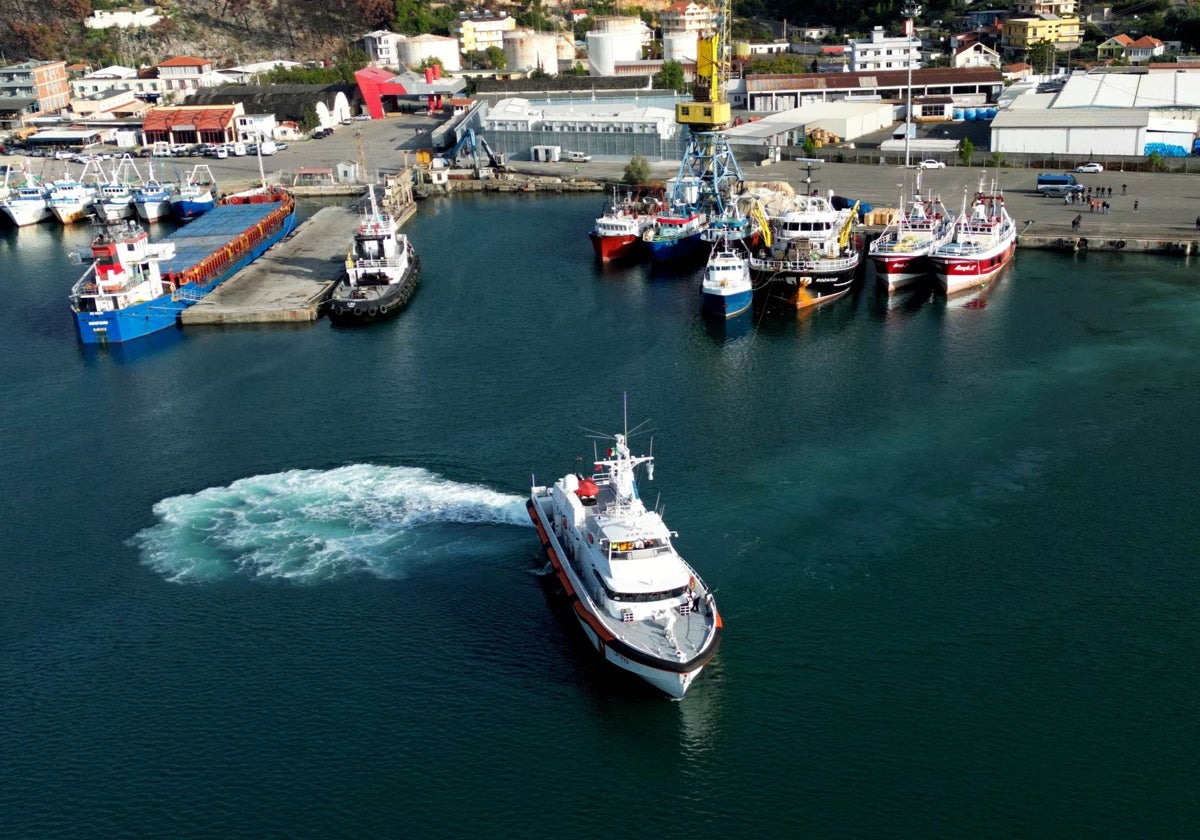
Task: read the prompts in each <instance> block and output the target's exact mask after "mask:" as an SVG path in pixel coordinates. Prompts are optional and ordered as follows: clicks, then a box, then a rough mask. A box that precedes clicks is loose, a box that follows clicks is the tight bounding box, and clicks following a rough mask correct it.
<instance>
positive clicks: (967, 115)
mask: <svg viewBox="0 0 1200 840" xmlns="http://www.w3.org/2000/svg"><path fill="white" fill-rule="evenodd" d="M977 116H978V115H977V114H976V112H975V109H974V108H963V119H964V120H966V121H967V122H971V121H973V120H975V118H976V117H977Z"/></svg>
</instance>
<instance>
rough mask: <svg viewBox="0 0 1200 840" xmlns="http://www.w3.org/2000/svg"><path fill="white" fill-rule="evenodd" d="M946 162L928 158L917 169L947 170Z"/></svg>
mask: <svg viewBox="0 0 1200 840" xmlns="http://www.w3.org/2000/svg"><path fill="white" fill-rule="evenodd" d="M945 168H946V162H945V161H944V160H934V159H933V158H927V159H925V160H923V161H921V162H920V163H918V164H917V169H945Z"/></svg>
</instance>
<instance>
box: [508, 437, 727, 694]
mask: <svg viewBox="0 0 1200 840" xmlns="http://www.w3.org/2000/svg"><path fill="white" fill-rule="evenodd" d="M613 440H614V445H613V448H612V449H610V450H609V455H608V457H607V458H604V459H598V460H597V461H596V464H595V472H594V474H593V475H592V476H591V478H583V477H580V476H578V475H567V476H564V477H563V478H561V479H559V480H558V481H556V482H555V483H554V486H553V487H540V486H537V485H536V484H535V485H534V486H533V488H532V491H531V494H530V500H529V502H528V503H527V507H528V509H529V515H530V518H531V519H532V520H533V524H534V525H535V527H536V528H537V531H538V536H539V537H540V538H541V541H542V548H543V550H544V551H545V552H546V556H547V558H548V559H549V560H550V564H551V566H552V567H553V569H554V574H555V575H556V577H557V578H558V583H559V585H560V586H561V587H562V590H563V592H564V593H565V595H566V597H567V598H568V599H569V601H570V604H571V608H572V610H573V611H574V614H575V618H576V620H577V621H578V622H579V625H580V626H581V627H582V628H583V632H584V633H585V634H586V635H587V637H588V639H589V640H590V641H591V643H592V645H593V646H594V647H595V648H596V650H597V651H599V653H600V655H601V656H602V657H603V658H604V659H605V660H607V661H608V662H611V663H612V664H614V665H616V666H617V667H618V668H622V669H624V670H626V671H629V672H630V673H632V674H636V675H637V676H639V677H641V678H642V679H644V680H646V681H647V682H648V683H650V684H651V685H653V686H655V687H656V688H659V689H661V690H662V691H664V692H666V693H667V694H669V695H671V696H672V697H683V695H684V693H685V692H686V691H687V689H688V686H690V685H691V684H692V681H693V680H694V679H695V678H696V677H697V676H699V675H700V671H701V670H702V669H703V668H704V666H705V665H706V664H708V662H709V660H711V659H712V657H713V656H714V655H715V654H716V652H717V648H718V647H719V645H720V640H721V632H722V623H721V616H720V614H719V613H718V612H717V605H716V602H715V600H714V599H713V593H712V591H711V590H710V589H709V588H708V587H707V586H706V585H705V584H704V582H703V581H702V580H701V579H700V576H699V575H698V574H697V573H696V570H695V569H693V568H692V567H691V566H689V565H688V564H687V563H686V562H685V561H684V560H683V558H682V557H680V556H679V554H678V553H677V552H676V551H675V547H674V546H673V545H672V543H671V538H672V537H674V536H676V535H675V533H674V532H672V531H671V530H669V529H668V528H667V526H666V525H665V524H664V523H663V520H662V517H661V516H660V515H659V514H658V512H656V511H652V510H647V509H646V506H645V505H644V504H642V500H641V498H640V497H639V495H638V488H637V481H636V479H635V477H634V472H635V471H636V469H637V468H638V467H639V466H641V465H643V464H645V465H646V471H647V477H649V478H652V477H653V456H649V455H646V456H641V455H639V456H635V455H632V454H631V453H630V451H629V447H628V446H627V445H626V436H625V435H623V434H619V435H615V436H614V438H613Z"/></svg>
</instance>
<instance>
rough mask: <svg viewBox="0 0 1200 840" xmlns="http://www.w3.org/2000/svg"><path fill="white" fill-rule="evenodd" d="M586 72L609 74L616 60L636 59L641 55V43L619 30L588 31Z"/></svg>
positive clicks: (613, 69) (600, 74)
mask: <svg viewBox="0 0 1200 840" xmlns="http://www.w3.org/2000/svg"><path fill="white" fill-rule="evenodd" d="M587 44H588V73H589V74H590V75H592V76H611V75H613V73H614V72H615V68H616V63H617V62H618V61H637V60H638V59H640V58H641V57H642V44H641V41H639V40H638V39H637V38H634V37H632V36H630V35H628V34H627V33H621V32H589V33H588V34H587Z"/></svg>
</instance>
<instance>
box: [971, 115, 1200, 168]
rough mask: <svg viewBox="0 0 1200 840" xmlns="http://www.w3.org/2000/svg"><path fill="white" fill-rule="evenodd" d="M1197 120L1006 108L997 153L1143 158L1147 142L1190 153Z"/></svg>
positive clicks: (999, 118)
mask: <svg viewBox="0 0 1200 840" xmlns="http://www.w3.org/2000/svg"><path fill="white" fill-rule="evenodd" d="M1195 134H1196V121H1195V120H1194V119H1180V118H1172V117H1166V116H1155V114H1154V112H1153V111H1151V110H1150V109H1148V108H1046V109H1042V110H1039V109H1032V108H1031V109H1021V110H1017V109H1011V108H1010V109H1006V110H1004V111H1001V112H1000V113H999V114H997V115H996V118H995V119H994V120H992V140H991V148H992V151H994V152H1031V153H1034V154H1055V155H1081V156H1084V157H1103V156H1106V155H1132V156H1136V155H1141V154H1144V153H1145V149H1146V145H1147V144H1149V143H1166V144H1168V145H1172V146H1182V147H1184V148H1185V149H1191V147H1192V138H1193V137H1194V136H1195Z"/></svg>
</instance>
